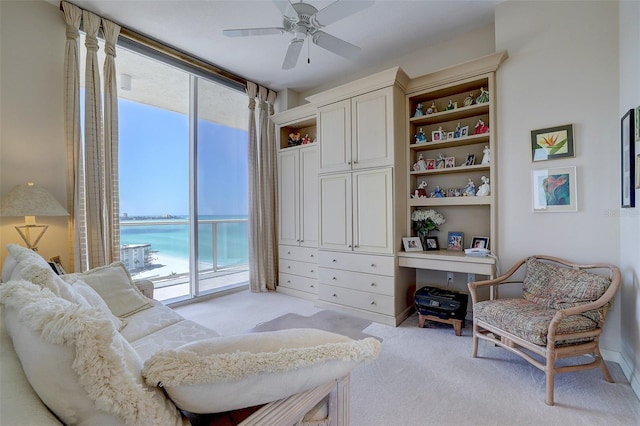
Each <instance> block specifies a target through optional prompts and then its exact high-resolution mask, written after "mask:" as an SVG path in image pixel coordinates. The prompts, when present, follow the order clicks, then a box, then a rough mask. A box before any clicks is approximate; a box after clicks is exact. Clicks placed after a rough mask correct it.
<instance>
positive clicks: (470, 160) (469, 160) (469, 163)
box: [464, 154, 476, 166]
mask: <svg viewBox="0 0 640 426" xmlns="http://www.w3.org/2000/svg"><path fill="white" fill-rule="evenodd" d="M475 162H476V155H475V154H469V155H467V161H466V162H465V163H464V165H465V166H473V163H475Z"/></svg>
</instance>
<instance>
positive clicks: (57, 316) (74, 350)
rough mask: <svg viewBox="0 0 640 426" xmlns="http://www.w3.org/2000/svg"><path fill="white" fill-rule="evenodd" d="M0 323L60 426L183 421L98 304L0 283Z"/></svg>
mask: <svg viewBox="0 0 640 426" xmlns="http://www.w3.org/2000/svg"><path fill="white" fill-rule="evenodd" d="M0 303H2V304H4V305H5V310H4V311H5V323H6V326H7V331H8V333H9V335H10V336H11V339H12V341H13V345H14V348H15V351H16V354H17V355H18V357H19V358H20V362H21V364H22V367H23V369H24V371H25V375H26V376H27V378H28V380H29V382H30V384H31V386H32V387H33V389H34V390H35V391H36V393H37V394H38V395H39V396H40V398H41V399H42V401H43V402H44V403H45V404H46V405H47V406H48V407H49V408H50V409H51V411H53V412H54V413H55V414H56V416H58V418H60V420H61V421H62V422H64V423H65V424H87V425H88V424H100V425H115V424H123V423H125V424H128V425H145V424H146V425H157V424H163V425H165V424H166V425H181V424H183V421H182V417H181V415H180V413H179V412H178V410H177V409H176V408H175V406H174V405H173V404H172V403H171V402H170V401H169V400H167V399H166V398H165V397H164V395H163V393H162V390H161V389H158V388H153V387H147V386H146V385H145V384H144V382H143V380H142V377H141V375H140V367H141V364H142V361H141V360H140V358H139V357H138V354H137V353H136V352H135V351H134V350H133V348H132V347H131V346H130V345H129V343H128V342H127V341H126V340H124V338H122V336H120V334H119V333H117V332H116V331H115V330H114V328H113V326H112V325H111V323H110V322H109V321H107V320H106V319H105V318H104V315H102V313H99V312H98V311H97V310H96V309H93V308H87V307H85V306H81V305H78V304H75V303H72V302H69V301H67V300H65V299H62V298H60V297H56V296H55V295H54V294H53V293H52V292H51V291H50V290H48V289H42V288H40V287H38V286H36V285H34V284H32V283H29V282H27V281H11V282H9V283H6V284H3V285H2V286H0Z"/></svg>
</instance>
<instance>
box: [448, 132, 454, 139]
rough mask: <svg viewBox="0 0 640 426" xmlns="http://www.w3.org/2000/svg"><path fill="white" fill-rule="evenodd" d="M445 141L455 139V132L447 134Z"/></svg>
mask: <svg viewBox="0 0 640 426" xmlns="http://www.w3.org/2000/svg"><path fill="white" fill-rule="evenodd" d="M447 139H455V132H448V133H447Z"/></svg>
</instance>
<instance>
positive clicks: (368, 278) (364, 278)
mask: <svg viewBox="0 0 640 426" xmlns="http://www.w3.org/2000/svg"><path fill="white" fill-rule="evenodd" d="M318 277H319V280H320V282H321V283H322V284H328V285H332V286H336V287H342V288H350V289H353V290H360V291H369V292H372V293H377V294H386V295H388V296H393V290H394V286H393V277H390V276H388V275H376V274H364V273H362V272H353V271H343V270H340V269H330V268H320V271H319V273H318Z"/></svg>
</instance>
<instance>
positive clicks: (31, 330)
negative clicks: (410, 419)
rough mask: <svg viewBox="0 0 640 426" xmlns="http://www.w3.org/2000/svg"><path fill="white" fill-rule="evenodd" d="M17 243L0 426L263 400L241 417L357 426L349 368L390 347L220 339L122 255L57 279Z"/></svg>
mask: <svg viewBox="0 0 640 426" xmlns="http://www.w3.org/2000/svg"><path fill="white" fill-rule="evenodd" d="M7 250H8V252H9V253H8V256H7V258H6V261H5V264H4V266H3V269H2V285H0V308H1V309H2V315H0V317H1V319H0V321H1V323H2V324H0V325H1V327H0V329H1V330H0V332H1V333H2V334H1V338H2V341H1V346H0V348H1V352H0V369H1V370H0V381H1V382H0V386H1V389H2V392H1V393H0V398H1V405H0V424H7V425H48V424H61V423H63V424H80V425H82V424H86V425H89V424H92V425H95V424H100V425H111V424H132V425H133V424H135V425H139V424H152V425H164V424H167V425H168V424H189V419H191V420H193V419H194V418H197V415H204V414H205V413H221V412H229V411H231V410H239V409H243V408H246V407H256V406H261V408H253V409H251V410H250V412H253V414H251V415H250V416H249V417H248V418H246V419H245V420H244V422H243V423H242V424H247V425H248V424H295V423H297V422H299V421H303V422H306V423H307V424H322V425H327V424H348V422H349V410H348V408H349V394H348V390H349V372H350V371H351V369H353V368H354V367H355V366H356V365H357V364H359V363H361V362H365V361H367V360H371V359H374V358H376V357H377V355H378V353H379V350H380V343H379V342H378V341H377V340H375V339H372V338H368V339H364V340H359V341H355V340H352V339H349V338H347V337H345V336H340V335H337V334H334V333H328V332H324V331H321V330H312V329H295V330H284V331H279V332H268V333H255V334H244V335H238V336H226V337H220V336H219V335H218V334H217V333H216V332H215V331H213V330H210V329H208V328H205V327H202V326H200V325H198V324H196V323H194V322H192V321H188V320H186V319H184V318H183V317H181V316H180V315H178V314H177V313H176V312H175V311H173V310H172V309H170V308H168V307H166V306H164V305H163V304H162V303H160V302H158V301H155V300H153V299H152V298H151V297H147V296H152V291H153V286H152V284H151V283H150V282H143V283H136V284H138V285H139V287H140V288H139V287H138V286H136V285H134V283H133V282H132V280H131V277H130V276H129V274H128V272H127V270H126V268H124V265H122V264H121V263H120V262H116V263H114V264H111V265H108V266H105V267H101V268H96V269H93V270H91V271H88V272H86V273H83V274H69V275H64V276H58V275H56V274H55V273H54V272H53V271H52V270H51V268H50V267H49V265H48V263H47V262H46V261H45V260H44V259H42V257H40V256H39V255H38V254H37V253H35V252H33V251H31V250H28V249H25V248H23V247H20V246H17V245H13V244H10V245H9V246H7ZM143 292H146V294H147V295H146V296H145V295H144V294H143ZM194 413H196V414H194ZM194 416H196V417H194ZM209 418H210V417H209Z"/></svg>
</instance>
